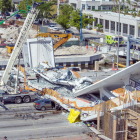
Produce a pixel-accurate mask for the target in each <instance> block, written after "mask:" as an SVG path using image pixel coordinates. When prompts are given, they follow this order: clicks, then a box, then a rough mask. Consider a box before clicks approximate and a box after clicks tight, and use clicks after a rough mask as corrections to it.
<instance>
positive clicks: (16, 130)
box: [0, 125, 73, 133]
mask: <svg viewBox="0 0 140 140" xmlns="http://www.w3.org/2000/svg"><path fill="white" fill-rule="evenodd" d="M68 127H73V126H72V125H70V126H59V127H58V126H56V127H46V128H37V130H44V129H56V128H58V129H59V128H68ZM33 130H34V129H23V130H9V131H0V133H4V132H22V131H33Z"/></svg>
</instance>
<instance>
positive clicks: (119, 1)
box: [117, 0, 120, 70]
mask: <svg viewBox="0 0 140 140" xmlns="http://www.w3.org/2000/svg"><path fill="white" fill-rule="evenodd" d="M119 36H120V0H119V23H118V50H117V70H118V65H119V46H120V42H119Z"/></svg>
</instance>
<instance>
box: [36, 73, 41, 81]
mask: <svg viewBox="0 0 140 140" xmlns="http://www.w3.org/2000/svg"><path fill="white" fill-rule="evenodd" d="M36 78H37V82H38V83H39V78H40V74H36Z"/></svg>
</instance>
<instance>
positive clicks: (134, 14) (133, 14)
mask: <svg viewBox="0 0 140 140" xmlns="http://www.w3.org/2000/svg"><path fill="white" fill-rule="evenodd" d="M131 14H132V16H133V17H136V16H137V12H136V9H135V8H133V9H132V11H131Z"/></svg>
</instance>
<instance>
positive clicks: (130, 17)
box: [84, 10, 140, 20]
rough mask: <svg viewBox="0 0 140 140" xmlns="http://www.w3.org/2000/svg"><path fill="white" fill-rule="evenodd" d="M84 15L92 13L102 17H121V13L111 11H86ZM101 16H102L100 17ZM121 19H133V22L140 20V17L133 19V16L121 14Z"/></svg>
mask: <svg viewBox="0 0 140 140" xmlns="http://www.w3.org/2000/svg"><path fill="white" fill-rule="evenodd" d="M84 13H89V14H90V15H92V13H97V14H102V15H110V16H116V17H118V16H119V13H115V12H111V11H103V12H102V11H89V10H84ZM100 16H101V15H100ZM120 18H127V19H132V20H140V17H138V16H136V17H133V16H132V15H124V14H120Z"/></svg>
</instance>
